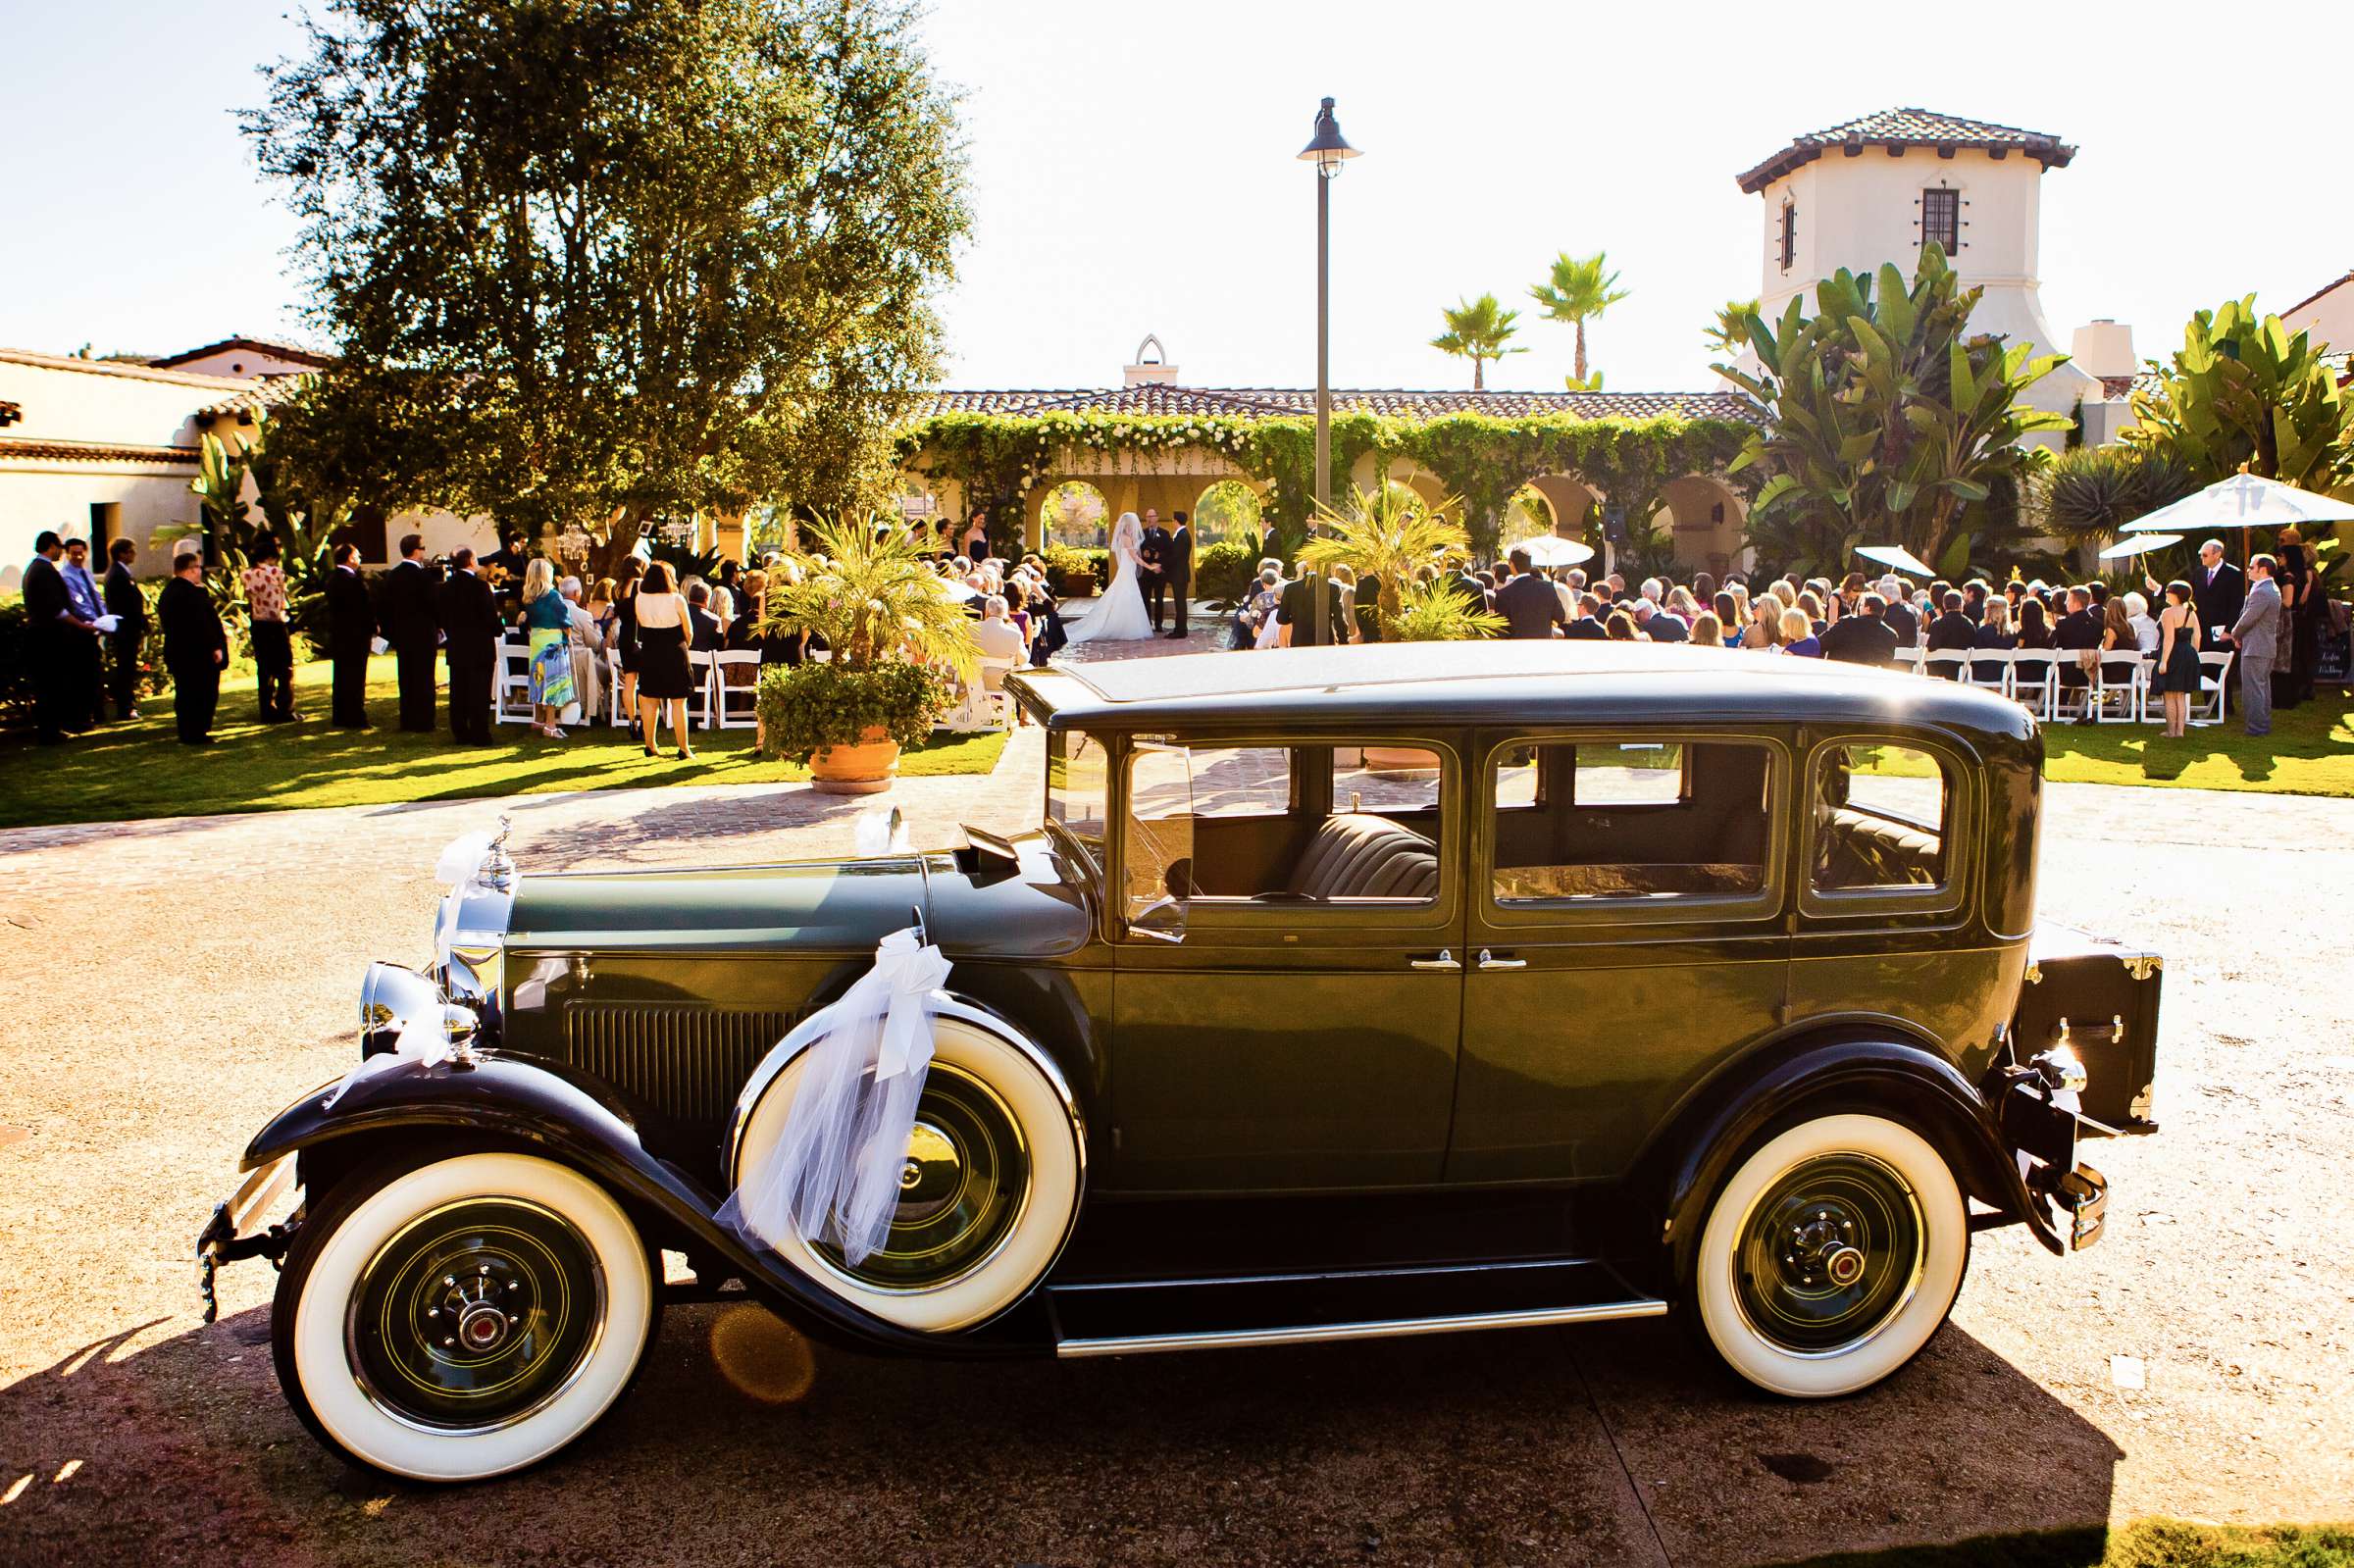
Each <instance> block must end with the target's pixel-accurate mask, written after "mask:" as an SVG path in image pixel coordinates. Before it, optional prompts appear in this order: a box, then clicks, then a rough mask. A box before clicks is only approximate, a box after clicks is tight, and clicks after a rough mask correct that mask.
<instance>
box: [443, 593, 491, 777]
mask: <svg viewBox="0 0 2354 1568" xmlns="http://www.w3.org/2000/svg"><path fill="white" fill-rule="evenodd" d="M449 566H450V572H449V580H448V581H447V582H443V583H442V584H441V592H440V595H439V607H440V613H441V636H442V654H443V657H445V658H446V659H448V661H449V733H450V735H451V737H452V738H453V739H455V740H456V741H457V742H458V743H459V744H461V745H472V746H486V745H488V744H490V683H491V679H492V677H493V676H495V675H496V674H497V671H498V639H499V636H500V634H501V633H503V632H505V631H506V627H505V626H504V625H503V624H502V623H501V622H500V621H499V618H498V596H497V595H496V594H494V593H492V592H491V591H490V584H489V583H487V582H484V581H483V580H482V579H481V578H479V577H477V576H476V575H475V571H474V552H473V551H472V550H460V551H458V552H457V553H456V554H455V555H452V556H451V557H450V558H449Z"/></svg>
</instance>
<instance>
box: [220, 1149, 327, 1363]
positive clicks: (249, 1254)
mask: <svg viewBox="0 0 2354 1568" xmlns="http://www.w3.org/2000/svg"><path fill="white" fill-rule="evenodd" d="M293 1183H294V1156H293V1155H291V1154H285V1155H281V1156H280V1157H279V1158H277V1159H275V1160H272V1161H270V1162H269V1163H268V1164H267V1165H263V1166H259V1167H257V1168H256V1169H254V1170H252V1171H249V1172H247V1173H246V1176H245V1180H244V1181H242V1182H240V1183H238V1184H237V1189H236V1190H235V1191H234V1192H232V1193H230V1195H229V1196H228V1197H227V1198H224V1199H223V1200H222V1201H221V1202H219V1203H216V1204H214V1205H213V1216H212V1218H211V1219H209V1220H207V1221H206V1222H205V1225H204V1229H203V1230H202V1231H200V1232H198V1233H197V1236H196V1288H197V1290H198V1291H199V1292H200V1293H201V1294H202V1295H203V1297H204V1321H205V1322H207V1323H210V1322H212V1321H213V1319H214V1318H216V1317H218V1316H219V1315H220V1310H221V1303H220V1301H219V1299H218V1298H217V1297H216V1296H215V1295H214V1293H213V1276H214V1274H215V1273H216V1272H217V1271H218V1270H219V1269H220V1267H221V1265H222V1264H224V1263H234V1262H235V1261H236V1260H237V1259H239V1258H259V1257H266V1258H268V1259H269V1260H270V1261H271V1263H272V1264H273V1265H275V1264H276V1263H277V1262H278V1261H279V1259H281V1258H282V1257H284V1256H285V1255H286V1248H287V1247H288V1246H289V1245H290V1244H292V1242H293V1239H294V1229H295V1227H296V1226H297V1225H298V1224H300V1223H301V1215H300V1212H299V1211H297V1212H296V1213H294V1214H291V1215H288V1216H287V1217H286V1218H285V1219H283V1220H281V1221H278V1222H276V1223H275V1224H271V1225H268V1226H264V1225H262V1224H261V1221H262V1220H263V1218H264V1217H265V1216H267V1215H269V1214H271V1213H274V1212H276V1210H277V1207H278V1204H279V1202H280V1200H281V1199H282V1198H283V1197H284V1196H285V1194H286V1191H287V1189H289V1188H290V1187H292V1186H293Z"/></svg>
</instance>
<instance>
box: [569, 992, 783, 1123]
mask: <svg viewBox="0 0 2354 1568" xmlns="http://www.w3.org/2000/svg"><path fill="white" fill-rule="evenodd" d="M805 1016H806V1015H805V1014H803V1013H798V1012H759V1011H749V1010H743V1011H739V1010H735V1009H730V1008H723V1007H697V1006H691V1005H682V1004H679V1003H675V1002H574V1003H572V1004H571V1005H570V1006H568V1007H566V1008H565V1009H564V1047H563V1049H564V1060H565V1062H566V1063H567V1064H569V1065H570V1066H573V1067H577V1068H579V1069H580V1070H581V1071H582V1072H584V1073H588V1074H591V1075H593V1076H594V1077H597V1078H601V1079H603V1080H604V1081H605V1082H606V1083H608V1084H611V1085H612V1086H613V1087H615V1088H618V1089H620V1090H622V1091H623V1092H624V1093H626V1094H628V1095H629V1096H630V1097H631V1098H632V1099H635V1100H636V1101H638V1102H639V1103H640V1105H643V1106H645V1107H646V1108H647V1109H648V1110H651V1111H655V1112H658V1113H659V1114H661V1115H663V1116H665V1117H668V1118H670V1119H671V1120H672V1121H675V1122H677V1123H680V1124H681V1125H682V1126H686V1127H692V1128H697V1129H710V1130H713V1131H716V1130H717V1129H718V1128H719V1127H721V1126H722V1125H723V1124H724V1123H725V1122H726V1121H727V1118H728V1113H729V1112H730V1111H731V1110H733V1109H734V1108H735V1105H736V1096H737V1095H738V1094H740V1093H742V1090H743V1085H744V1081H745V1080H746V1079H748V1078H750V1077H751V1076H752V1069H753V1068H755V1067H757V1066H758V1065H759V1064H760V1058H761V1057H763V1056H765V1055H767V1054H768V1050H769V1047H770V1046H772V1045H774V1044H776V1043H777V1041H778V1040H780V1039H783V1038H784V1037H785V1036H786V1033H787V1032H788V1031H790V1030H791V1029H792V1028H793V1025H795V1024H797V1023H799V1022H800V1021H801V1019H802V1018H803V1017H805Z"/></svg>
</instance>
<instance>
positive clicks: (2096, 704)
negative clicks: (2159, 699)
mask: <svg viewBox="0 0 2354 1568" xmlns="http://www.w3.org/2000/svg"><path fill="white" fill-rule="evenodd" d="M2120 665H2124V666H2125V672H2124V674H2123V675H2121V676H2115V677H2113V676H2112V675H2111V674H2110V672H2111V671H2112V670H2113V669H2115V668H2117V667H2118V666H2120ZM2148 691H2149V666H2148V665H2147V664H2146V663H2145V662H2144V661H2143V660H2142V659H2141V658H2140V657H2139V656H2138V655H2137V656H2135V657H2134V658H2133V659H2132V660H2131V661H2130V663H2128V662H2127V661H2126V660H2124V659H2103V660H2102V661H2101V662H2100V663H2099V664H2098V665H2096V666H2095V667H2094V668H2093V672H2092V695H2091V698H2090V699H2089V700H2090V701H2091V703H2092V722H2093V723H2094V724H2139V723H2140V722H2141V713H2142V703H2143V700H2144V698H2145V697H2146V695H2147V694H2148Z"/></svg>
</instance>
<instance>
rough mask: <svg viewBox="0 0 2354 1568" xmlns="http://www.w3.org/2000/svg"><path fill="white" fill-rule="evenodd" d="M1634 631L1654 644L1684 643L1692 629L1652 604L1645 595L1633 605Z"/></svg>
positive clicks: (1649, 598)
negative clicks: (1640, 633)
mask: <svg viewBox="0 0 2354 1568" xmlns="http://www.w3.org/2000/svg"><path fill="white" fill-rule="evenodd" d="M1634 612H1635V630H1636V631H1638V632H1642V633H1643V634H1644V635H1645V636H1646V637H1648V638H1650V639H1651V640H1652V641H1654V642H1686V641H1689V640H1690V639H1691V636H1692V629H1691V628H1690V627H1688V626H1686V625H1685V624H1684V623H1683V622H1682V621H1681V620H1679V619H1678V618H1677V617H1675V616H1674V615H1672V614H1670V613H1668V612H1667V611H1665V610H1663V609H1661V608H1660V607H1659V606H1658V605H1657V604H1655V603H1653V602H1652V599H1651V596H1650V595H1649V594H1645V595H1644V596H1643V597H1642V598H1640V599H1637V600H1636V601H1635V603H1634Z"/></svg>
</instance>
